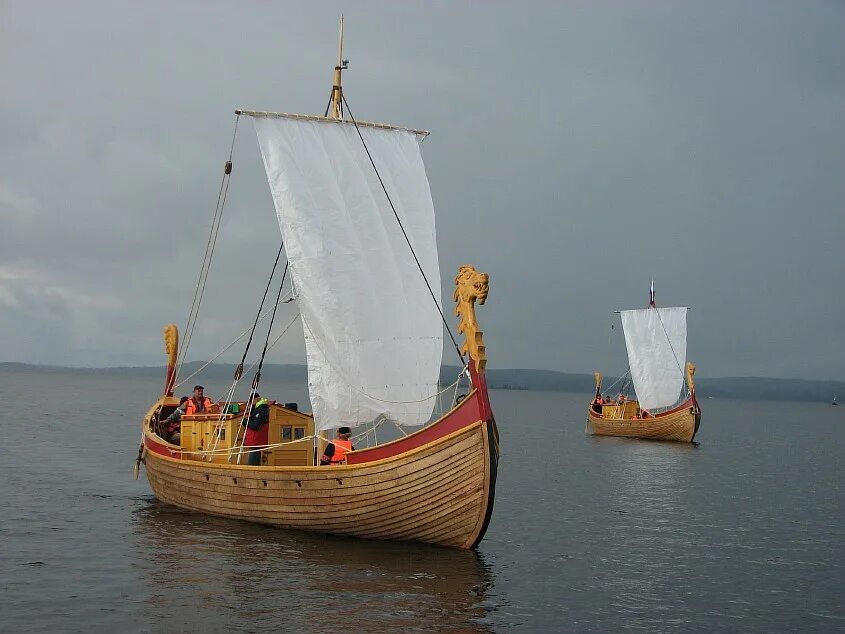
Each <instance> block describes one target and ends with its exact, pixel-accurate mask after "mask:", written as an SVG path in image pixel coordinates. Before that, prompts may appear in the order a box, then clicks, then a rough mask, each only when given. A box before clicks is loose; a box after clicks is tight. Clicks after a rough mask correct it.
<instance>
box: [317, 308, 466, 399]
mask: <svg viewBox="0 0 845 634" xmlns="http://www.w3.org/2000/svg"><path fill="white" fill-rule="evenodd" d="M302 326H303V328H304V329H306V330H308V333H309V334H310V335H311V338H312V339H313V340H314V344H315V345H316V346H317V347H318V348H319V349H320V352H322V353H323V358H324V359H325V360H326V361H327V362H328V363H329V366H330V367H331V368H332V370H334V371H335V372H337V374H338V375H339V376H340V378H342V379H343V380H344V382H345V383H346V384H347V385H348V386H349V387H350V388H352V389H353V390H355V391H356V392H358V393H359V394H361V395H362V396H366V397H367V398H371V399H373V400H374V401H379V402H380V403H389V404H392V405H410V404H413V403H424V402H425V401H430V400H431V399H433V398H437V397H438V396H440V395H441V394H443V393H445V392H447V391H449V390H450V389H452V387H453V386H454V385H455V383H450V384H449V385H448V386H447V387H446V388H444V389H442V390H440V391H439V392H435V393H434V394H432V395H430V396H426V397H424V398H421V399H417V400H415V401H388V400H386V399H383V398H379V397H377V396H373V395H372V394H367V393H366V392H365V391H364V390H362V389H361V388H359V387H358V386H357V385H355V384H354V383H353V382H352V381H350V380H349V377H347V376H346V373H345V372H344V371H343V370H341V369H340V368H338V367H337V366H336V365H335V364H334V363H332V362H331V360H330V358H329V356H328V355H327V354H326V352H325V350H323V348H322V346H320V341H319V340H318V339H317V337H315V336H314V333H313V332H311V328H310V327H309V326H308V324H307V323H306V322H305V320H303V321H302ZM467 367H468V366H466V365H464V367H463V368H462V369H461V371H460V373H459V374H458V381H456V383H457V382H460V380H461V377H462V376H463V374H464V372H465V371H466V369H467Z"/></svg>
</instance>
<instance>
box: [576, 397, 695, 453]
mask: <svg viewBox="0 0 845 634" xmlns="http://www.w3.org/2000/svg"><path fill="white" fill-rule="evenodd" d="M700 424H701V409H700V408H699V407H698V404H697V403H696V402H695V399H692V398H690V399H688V400H686V401H685V402H683V403H681V405H679V406H678V407H676V408H675V409H672V410H670V411H668V412H664V413H662V414H657V415H656V416H653V417H651V418H644V419H636V418H605V417H604V416H602V415H601V414H597V413H596V412H594V411H593V410H592V408H587V432H588V433H591V434H594V435H596V436H624V437H626V438H645V439H648V440H675V441H679V442H692V440H693V438H695V434H696V433H697V432H698V427H699V425H700Z"/></svg>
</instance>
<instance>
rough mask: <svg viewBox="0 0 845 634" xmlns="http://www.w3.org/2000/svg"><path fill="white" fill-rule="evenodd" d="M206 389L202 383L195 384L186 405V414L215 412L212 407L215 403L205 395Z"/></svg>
mask: <svg viewBox="0 0 845 634" xmlns="http://www.w3.org/2000/svg"><path fill="white" fill-rule="evenodd" d="M204 390H205V388H204V387H203V386H202V385H195V386H194V393H193V394H192V395H191V398H189V399H188V401H187V403H186V405H185V416H191V415H193V414H210V413H213V412H212V408H213V407H214V403H212V402H211V399H210V398H208V397H207V396H205V395H204Z"/></svg>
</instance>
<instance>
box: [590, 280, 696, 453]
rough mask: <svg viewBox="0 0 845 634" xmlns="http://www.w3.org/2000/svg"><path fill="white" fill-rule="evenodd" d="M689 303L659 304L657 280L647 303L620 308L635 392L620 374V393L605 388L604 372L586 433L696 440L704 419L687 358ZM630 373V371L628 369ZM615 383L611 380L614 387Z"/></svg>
mask: <svg viewBox="0 0 845 634" xmlns="http://www.w3.org/2000/svg"><path fill="white" fill-rule="evenodd" d="M686 312H687V309H686V308H682V307H675V308H657V306H656V305H655V303H654V284H653V283H652V288H651V292H650V298H649V306H648V308H645V309H642V310H626V311H620V314H621V316H622V328H623V331H624V333H625V345H626V348H627V352H628V362H629V364H630V378H631V384H633V388H634V390H635V394H636V397H633V398H632V397H630V396H629V394H628V389H627V388H628V387H629V383H628V382H627V381H626V377H623V379H621V385H620V389H619V392H618V394H615V393H614V392H612V391H611V392H610V393H606V394H603V393H602V375H601V374H600V373H596V375H595V377H596V390H595V395H594V397H593V400H592V402H591V403H590V404H589V406H588V407H587V425H586V431H587V433H591V434H595V435H598V436H624V437H628V438H644V439H648V440H674V441H680V442H692V441H693V439H694V438H695V435H696V433H697V432H698V428H699V425H700V424H701V408H700V407H699V405H698V401H697V399H696V397H695V381H694V378H693V377H694V374H695V366H694V365H693V364H692V363H689V362H687V361H686V359H685V357H686V347H687V343H686V338H687V327H686ZM626 376H627V375H626ZM613 387H615V386H611V388H613Z"/></svg>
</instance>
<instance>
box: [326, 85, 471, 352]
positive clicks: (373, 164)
mask: <svg viewBox="0 0 845 634" xmlns="http://www.w3.org/2000/svg"><path fill="white" fill-rule="evenodd" d="M340 96H341V99H342V100H343V103H344V104H345V105H346V112H347V113H349V118H350V119H351V120H352V123H353V124H355V131H356V132H357V133H358V137H359V138H360V139H361V143H362V144H363V145H364V151H365V152H366V153H367V157H368V158H369V159H370V163H371V164H372V166H373V169H374V170H375V172H376V177H377V178H378V182H379V183H380V184H381V188H382V190H383V191H384V195H385V196H386V197H387V202H388V203H390V208H391V209H392V210H393V215H394V216H395V218H396V222H398V223H399V228H400V229H401V230H402V235H403V236H405V242H407V243H408V248H409V249H411V255H413V256H414V262H416V263H417V268H418V269H419V270H420V274H421V275H422V277H423V281H425V285H426V287H428V292H429V294H430V295H431V299H432V300H433V301H434V305H435V306H437V312H438V313H440V319H442V320H443V325H444V326H446V331H447V332H448V333H449V337H450V338H451V339H452V344H453V345H454V346H455V352H457V353H458V356H459V357H460V358H461V363H462V364H466V359H464V355H463V353H461V349H460V347H459V346H458V342H457V341H456V340H455V336H454V335H453V334H452V329H451V328H450V327H449V324H448V323H447V322H446V317H445V316H444V315H443V310H442V309H441V308H440V302H438V301H437V297H435V295H434V291H433V290H432V289H431V284H429V282H428V277H426V274H425V271H423V267H422V264H420V261H419V258H417V253H416V251H414V247H413V245H412V244H411V239H410V238H409V237H408V233H407V232H406V231H405V227H404V225H403V224H402V221H401V220H400V219H399V214H398V213H397V212H396V207H395V206H394V205H393V200H392V199H391V198H390V194H389V193H387V187H385V185H384V181H383V180H382V179H381V174H380V173H379V171H378V168H377V167H376V162H375V161H374V160H373V156H372V154H370V148H368V147H367V142H366V141H364V135H363V134H361V129H360V128H359V127H358V122H357V121H356V120H355V117H354V116H353V114H352V110H350V108H349V104H348V103H347V101H346V95H344V94H343V93H341V94H340Z"/></svg>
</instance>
